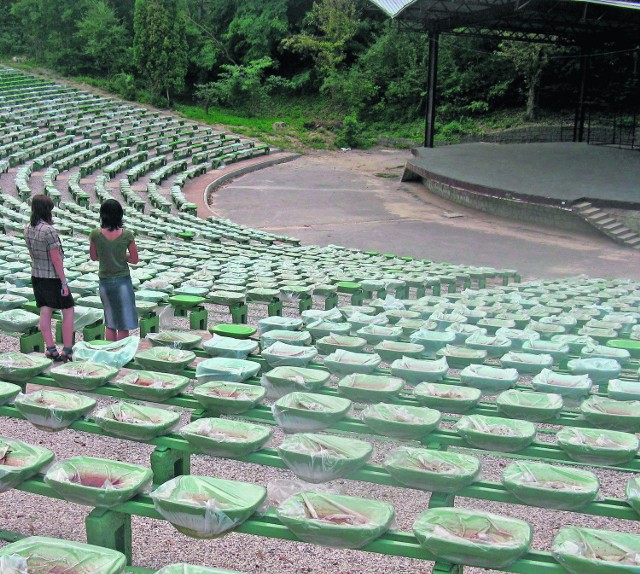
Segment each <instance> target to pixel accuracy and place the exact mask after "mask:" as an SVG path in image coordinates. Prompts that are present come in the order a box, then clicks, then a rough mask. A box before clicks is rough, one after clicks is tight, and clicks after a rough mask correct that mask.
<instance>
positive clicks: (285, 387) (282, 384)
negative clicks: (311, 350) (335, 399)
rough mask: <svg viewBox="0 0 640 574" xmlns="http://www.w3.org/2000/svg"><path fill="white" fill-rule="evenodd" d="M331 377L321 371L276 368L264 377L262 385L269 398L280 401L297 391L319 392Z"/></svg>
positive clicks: (302, 368)
mask: <svg viewBox="0 0 640 574" xmlns="http://www.w3.org/2000/svg"><path fill="white" fill-rule="evenodd" d="M330 378H331V375H330V374H329V373H327V372H326V371H322V370H320V369H307V368H305V367H276V368H275V369H272V370H270V371H268V372H266V373H264V374H263V375H262V380H261V384H262V386H263V387H264V388H265V389H266V390H267V398H269V399H279V398H280V397H283V396H284V395H287V394H289V393H293V392H296V391H302V392H305V391H317V390H319V389H320V388H322V387H323V386H324V385H325V384H326V383H327V381H329V379H330Z"/></svg>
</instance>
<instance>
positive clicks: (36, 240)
mask: <svg viewBox="0 0 640 574" xmlns="http://www.w3.org/2000/svg"><path fill="white" fill-rule="evenodd" d="M24 240H25V241H26V243H27V247H28V248H29V255H31V275H32V276H33V277H44V278H49V279H55V278H56V277H58V274H57V273H56V270H55V268H54V266H53V263H52V262H51V255H50V254H49V250H50V249H59V250H60V256H62V255H63V251H62V244H61V243H60V238H59V237H58V233H57V231H56V230H55V229H54V228H53V226H52V225H49V224H48V223H45V222H44V221H41V222H40V223H38V225H36V226H35V227H31V225H27V226H26V227H25V228H24Z"/></svg>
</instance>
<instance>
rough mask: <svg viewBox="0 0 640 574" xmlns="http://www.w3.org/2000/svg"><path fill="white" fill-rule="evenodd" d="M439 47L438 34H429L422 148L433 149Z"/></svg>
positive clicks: (433, 32) (432, 32)
mask: <svg viewBox="0 0 640 574" xmlns="http://www.w3.org/2000/svg"><path fill="white" fill-rule="evenodd" d="M439 45H440V33H439V32H435V31H431V32H429V68H428V77H427V109H426V111H425V113H426V122H425V131H424V147H433V136H434V133H435V122H436V104H437V97H436V96H437V90H438V47H439Z"/></svg>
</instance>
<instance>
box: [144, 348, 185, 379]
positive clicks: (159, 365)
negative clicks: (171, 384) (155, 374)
mask: <svg viewBox="0 0 640 574" xmlns="http://www.w3.org/2000/svg"><path fill="white" fill-rule="evenodd" d="M195 358H196V355H195V353H194V352H193V351H187V350H184V349H173V348H171V347H152V348H151V349H146V350H144V351H139V352H137V353H136V355H135V360H136V363H138V364H139V365H140V366H142V367H143V368H144V369H149V370H150V371H160V372H162V373H178V372H180V371H182V370H184V369H185V367H186V366H187V365H189V364H190V363H192V362H193V361H194V360H195Z"/></svg>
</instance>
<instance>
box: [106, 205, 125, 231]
mask: <svg viewBox="0 0 640 574" xmlns="http://www.w3.org/2000/svg"><path fill="white" fill-rule="evenodd" d="M123 215H124V212H123V210H122V205H120V204H119V203H118V202H117V201H116V200H115V199H107V200H106V201H105V202H104V203H103V204H102V205H101V206H100V227H102V228H103V229H104V228H107V229H108V230H109V231H115V230H116V229H120V228H121V227H122V216H123Z"/></svg>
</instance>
